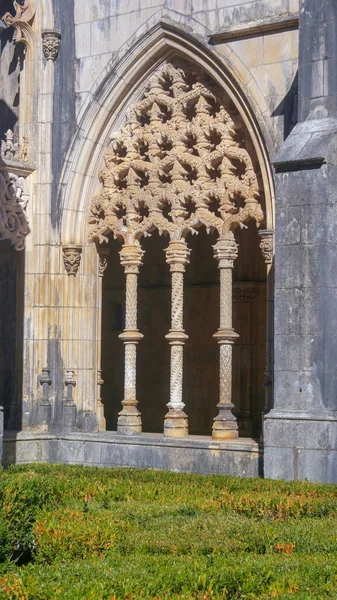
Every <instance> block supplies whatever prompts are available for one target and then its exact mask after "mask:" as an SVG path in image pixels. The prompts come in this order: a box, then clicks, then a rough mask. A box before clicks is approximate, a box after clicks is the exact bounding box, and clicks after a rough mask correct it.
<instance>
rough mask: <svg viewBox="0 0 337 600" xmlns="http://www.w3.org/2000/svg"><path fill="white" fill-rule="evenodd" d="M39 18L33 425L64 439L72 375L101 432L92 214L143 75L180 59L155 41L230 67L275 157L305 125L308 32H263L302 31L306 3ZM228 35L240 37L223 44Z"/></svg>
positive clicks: (58, 8) (103, 3)
mask: <svg viewBox="0 0 337 600" xmlns="http://www.w3.org/2000/svg"><path fill="white" fill-rule="evenodd" d="M37 7H38V8H37V14H36V18H35V21H34V23H33V29H34V31H35V35H36V40H37V43H36V48H35V55H34V57H35V61H36V62H35V66H36V70H35V72H36V73H37V86H36V88H37V89H38V90H39V99H38V100H37V97H36V96H35V97H32V98H31V99H30V102H31V104H33V105H34V110H36V115H37V116H36V122H37V124H38V126H37V129H38V131H37V135H36V137H35V138H34V142H33V146H34V157H35V156H36V172H35V173H34V175H33V176H31V178H30V190H31V202H30V205H29V219H30V223H31V234H30V236H29V238H28V241H27V252H26V296H25V333H24V339H25V342H24V364H25V369H24V381H23V404H24V417H23V426H24V427H25V428H36V427H37V426H39V427H40V428H42V429H46V428H50V429H52V430H53V429H60V428H62V427H67V426H68V425H69V424H67V423H65V422H64V419H63V416H62V415H63V404H64V398H65V394H66V386H65V379H66V371H67V370H74V371H75V376H74V378H75V381H76V387H74V388H73V386H71V387H72V388H73V397H74V400H75V403H76V406H77V423H76V427H78V428H80V429H89V430H90V429H91V430H95V429H96V428H97V419H96V417H95V412H96V400H97V396H98V390H97V371H98V369H99V343H100V342H99V337H100V321H99V319H98V317H97V315H98V308H99V305H100V285H101V279H99V278H98V265H99V261H98V257H97V254H96V249H95V248H94V246H93V245H89V244H88V242H87V221H88V207H89V202H90V199H91V197H92V196H93V195H94V194H95V193H96V192H97V190H98V189H99V180H98V171H99V169H100V168H101V165H102V155H103V150H104V148H105V147H106V146H107V145H108V144H109V142H110V139H111V134H112V133H113V132H114V131H116V130H118V129H119V128H120V126H121V124H122V122H123V117H124V112H125V108H126V106H127V105H129V104H130V102H131V99H132V98H135V97H139V95H140V94H141V91H142V89H143V88H144V80H143V79H142V78H143V75H144V76H145V75H146V76H147V75H148V74H149V72H150V70H151V65H153V66H155V65H156V64H157V62H158V60H159V59H160V58H161V57H162V56H164V55H165V53H166V55H167V54H168V53H169V52H172V51H173V50H174V44H175V43H176V42H175V41H174V42H172V45H171V47H170V48H169V46H167V48H166V49H165V51H164V50H163V49H162V48H160V45H159V42H158V40H157V41H156V44H157V45H158V53H159V54H158V59H157V58H156V57H155V56H151V57H150V52H151V51H152V46H151V42H150V41H149V39H150V38H148V37H147V36H149V35H150V32H151V31H153V29H154V28H155V27H156V26H158V24H159V23H160V22H166V23H169V24H170V26H172V27H174V28H175V29H176V30H177V31H179V32H180V34H179V35H180V37H181V39H182V40H183V39H184V38H186V39H187V38H188V39H190V36H191V39H193V40H194V42H193V43H195V47H198V48H199V49H200V52H203V53H204V54H205V55H206V54H207V53H209V54H210V55H211V56H214V57H215V58H216V59H217V60H218V58H219V59H220V61H221V62H222V64H223V68H224V70H226V69H227V70H228V72H229V73H230V74H231V75H230V77H232V78H233V80H235V81H236V83H237V85H238V86H239V87H240V86H241V88H242V90H243V91H244V93H245V94H246V97H247V102H248V103H249V104H250V106H251V108H252V111H253V112H254V115H255V116H256V120H257V122H258V124H259V126H260V127H261V130H262V131H263V134H264V136H265V143H266V146H267V148H268V150H269V152H270V153H273V152H274V151H275V150H276V149H277V148H278V147H279V145H280V144H281V142H282V141H283V137H284V133H287V132H289V130H290V129H291V127H292V125H293V123H294V121H295V120H296V107H295V104H294V101H293V100H294V96H295V88H296V81H295V79H296V66H297V43H298V32H297V30H296V27H291V28H289V29H284V28H283V29H280V30H279V31H275V30H274V31H273V32H272V33H267V32H266V31H265V30H264V29H263V28H265V26H266V24H268V23H270V22H272V23H274V22H275V21H280V20H283V21H284V20H286V19H292V18H293V19H295V20H296V18H297V17H298V10H299V9H298V1H296V0H276V1H275V0H269V1H257V0H256V1H253V0H252V1H250V2H236V3H233V2H232V0H228V1H224V0H218V1H217V3H216V8H215V2H213V1H212V0H209V1H208V2H200V1H197V0H195V1H194V0H193V1H192V0H186V1H181V0H175V1H174V0H170V1H169V0H165V1H160V0H158V1H154V0H153V1H151V0H149V1H147V0H141V1H140V0H135V1H134V0H132V1H129V2H127V1H123V2H120V1H119V2H118V1H115V0H100V1H98V0H94V1H93V2H86V3H84V2H82V1H80V0H69V1H67V2H64V1H63V0H54V1H53V2H52V3H51V2H44V3H41V2H37ZM256 27H257V28H258V29H257V30H256V31H255V34H254V36H253V37H249V36H246V37H245V39H241V37H240V36H241V33H240V36H239V37H240V39H238V37H235V35H236V34H235V31H236V30H237V29H240V28H241V29H242V28H246V29H247V31H248V32H251V31H253V29H254V28H256ZM259 28H260V29H259ZM44 29H56V30H60V31H61V35H62V40H61V47H60V52H59V55H58V56H57V57H50V56H49V55H48V53H46V51H45V52H44V53H43V47H42V42H41V30H44ZM220 32H225V33H226V35H230V36H231V38H230V39H226V40H224V39H216V38H214V39H213V38H212V37H211V36H212V35H213V34H216V33H220ZM158 39H159V38H158ZM135 47H136V48H137V52H138V58H137V60H138V63H137V65H136V66H137V70H136V68H135V65H134V64H133V62H132V61H134V62H135V63H136V59H133V58H132V60H131V59H130V58H129V57H130V56H132V57H133V56H136V53H135V52H134V48H135ZM132 52H134V54H132ZM140 54H141V55H142V61H143V63H142V64H144V67H142V66H140V61H139V56H140ZM128 60H130V61H131V62H130V64H129V67H128V71H129V75H128V77H129V79H128V82H127V83H126V82H125V81H124V80H123V79H121V76H120V75H119V74H117V75H114V73H120V72H121V71H122V67H121V65H124V64H126V63H127V61H128ZM123 61H124V62H123ZM134 68H135V75H134V76H133V74H132V73H133V69H134ZM142 69H143V72H142ZM123 77H124V76H123ZM107 81H108V82H109V83H108V84H107V83H106V82H107ZM27 85H28V87H29V85H31V84H29V82H27ZM104 86H106V87H104ZM30 91H31V88H30ZM109 94H110V96H109ZM108 96H109V100H107V98H108ZM285 96H286V100H284V98H285ZM257 129H258V127H257ZM35 150H36V152H35ZM265 177H266V179H267V176H265ZM271 188H272V186H271ZM272 200H273V199H272V194H270V190H269V200H268V202H269V209H268V214H267V224H266V225H267V227H269V228H272V227H273V214H272V209H271V206H272ZM72 245H75V247H73V246H72ZM62 248H63V249H62ZM63 250H65V252H63ZM64 256H65V257H66V266H67V269H68V272H67V270H66V268H65V265H64ZM74 262H75V265H74ZM79 263H80V264H79ZM76 266H77V267H78V271H77V272H76V268H75V267H76ZM74 272H76V274H74V275H73V274H70V275H69V273H74ZM44 367H46V368H47V369H48V371H49V372H50V379H51V384H50V386H48V396H49V398H48V402H49V403H50V406H51V418H50V422H46V420H45V414H46V411H45V408H43V406H44V405H43V402H42V408H41V401H42V386H41V385H40V380H39V378H40V375H41V374H42V369H43V368H44ZM68 387H69V386H68ZM48 410H49V409H48ZM48 410H47V413H48ZM71 410H73V409H72V408H71Z"/></svg>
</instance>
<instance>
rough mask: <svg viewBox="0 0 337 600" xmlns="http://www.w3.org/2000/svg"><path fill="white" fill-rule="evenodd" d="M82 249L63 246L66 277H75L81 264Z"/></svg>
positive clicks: (72, 245)
mask: <svg viewBox="0 0 337 600" xmlns="http://www.w3.org/2000/svg"><path fill="white" fill-rule="evenodd" d="M81 254H82V247H81V246H77V245H75V244H68V245H67V246H63V262H64V266H65V269H66V271H67V273H68V275H73V276H74V277H76V275H77V272H78V269H79V266H80V264H81Z"/></svg>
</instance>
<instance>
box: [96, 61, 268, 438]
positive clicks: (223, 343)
mask: <svg viewBox="0 0 337 600" xmlns="http://www.w3.org/2000/svg"><path fill="white" fill-rule="evenodd" d="M101 181H102V184H103V187H102V192H101V194H100V195H99V196H97V197H95V198H94V199H93V201H92V205H91V217H90V222H91V239H92V240H93V241H95V242H96V243H99V244H100V243H102V242H104V243H107V241H108V240H109V237H110V234H113V235H114V237H115V238H119V239H120V240H122V242H123V245H122V248H121V250H120V253H119V254H120V263H121V265H122V266H123V268H124V271H125V275H126V278H125V279H126V287H125V288H124V285H123V286H122V285H121V284H119V288H120V299H121V297H122V295H123V296H124V295H125V323H124V329H123V332H121V333H120V334H119V337H120V339H121V340H122V341H123V342H124V346H125V360H124V396H123V401H122V405H123V409H122V411H121V412H120V413H119V416H118V419H117V430H118V431H119V432H121V433H137V432H140V431H141V429H142V418H141V414H140V410H139V408H140V407H141V404H143V405H144V406H146V408H143V409H142V410H143V411H144V414H146V412H147V409H148V407H149V406H151V400H150V396H151V389H147V391H146V393H144V392H142V391H141V390H142V385H143V383H144V380H148V381H149V383H148V384H147V387H148V388H149V387H151V377H148V375H149V372H150V371H151V370H152V372H153V370H154V371H155V375H156V377H157V376H158V373H160V372H161V369H162V373H163V375H162V377H159V379H158V381H159V396H160V397H164V396H165V395H166V396H167V397H168V396H169V398H170V401H169V403H168V409H169V410H168V412H166V415H165V418H164V415H163V416H162V422H163V428H164V433H165V435H167V436H173V437H183V436H185V435H187V434H188V431H189V426H188V416H187V415H186V412H185V411H184V407H185V404H186V403H187V404H188V408H189V410H191V411H192V413H193V416H191V418H190V421H191V427H192V432H194V433H211V431H210V425H212V418H213V416H214V419H213V425H212V435H213V437H214V438H216V439H233V438H235V437H237V436H238V425H237V417H236V416H235V407H234V405H233V403H232V400H233V399H234V398H235V397H237V398H238V401H237V407H236V414H237V416H238V417H239V424H240V420H241V427H242V428H243V430H244V433H245V434H246V432H248V431H249V433H250V434H253V432H254V431H255V434H256V433H258V425H257V421H258V419H256V418H255V414H260V413H261V410H262V405H263V401H262V400H261V398H262V391H261V390H259V391H258V388H259V386H260V384H261V381H260V378H261V372H263V368H264V362H265V359H264V356H263V355H264V354H265V352H264V349H263V344H264V342H263V341H261V340H264V339H265V338H264V326H262V327H260V321H261V322H262V321H263V320H264V315H265V285H264V289H263V284H265V277H264V275H263V270H264V266H263V261H262V258H261V256H260V254H259V248H258V237H257V234H256V232H255V231H254V230H253V229H252V225H253V223H254V222H255V223H256V225H257V226H260V225H262V224H263V223H264V220H265V216H264V213H265V206H264V194H263V187H262V182H261V177H260V172H259V166H258V161H257V158H256V155H255V152H254V149H253V147H252V143H251V140H250V137H249V134H248V132H247V129H246V128H245V126H244V123H243V121H242V119H241V118H240V115H239V114H238V112H237V110H236V109H235V107H234V104H233V103H232V101H231V100H230V99H229V98H228V97H226V96H225V95H224V94H223V92H222V90H221V88H220V87H219V86H218V85H217V84H216V83H215V82H214V81H213V80H212V79H211V78H209V77H208V76H207V75H206V74H205V73H204V72H203V71H201V70H200V69H198V68H197V67H196V66H195V65H193V64H191V63H189V62H187V61H185V60H183V59H181V58H178V57H177V58H173V59H170V60H168V61H166V62H165V63H164V64H163V65H162V66H161V67H160V68H159V69H158V70H157V71H156V73H155V74H154V75H153V76H152V77H151V78H150V80H149V82H148V85H147V87H146V90H145V93H144V95H143V98H142V100H141V101H139V102H138V103H136V104H135V105H133V106H132V107H131V109H130V111H129V113H128V115H127V118H126V124H125V125H124V127H123V128H122V130H121V131H120V133H119V134H116V136H115V138H114V140H113V142H112V144H111V146H110V147H109V149H108V150H107V151H106V153H105V169H103V171H102V173H101ZM154 232H159V234H160V235H164V236H166V244H164V246H163V247H162V248H161V250H164V251H165V252H161V255H160V256H161V258H158V257H159V254H158V253H157V254H156V252H157V251H154V248H153V249H152V251H151V252H149V249H148V248H146V246H147V245H148V244H149V242H148V241H147V237H148V236H149V235H152V236H153V238H155V237H156V234H154ZM198 233H199V239H200V240H201V242H198V243H195V242H194V241H193V238H192V239H191V241H190V238H191V236H192V234H198ZM207 234H209V236H207ZM211 236H214V239H213V242H212V240H211ZM237 242H239V245H240V247H242V250H240V247H239V245H238V243H237ZM150 244H151V243H150ZM200 244H201V246H203V247H204V250H202V249H201V251H200V248H201V246H200ZM198 245H199V250H198V249H197V248H198ZM212 246H213V248H212ZM157 247H158V243H157ZM111 250H112V252H113V253H114V258H112V259H110V260H112V263H114V262H115V261H116V256H117V252H116V250H114V249H113V248H111ZM144 252H145V258H144ZM193 252H194V256H195V255H196V254H197V253H198V252H199V261H198V263H197V266H196V267H195V266H194V269H193V268H192V266H193V264H194V262H195V261H194V258H193ZM147 256H150V259H151V260H148V259H147V258H146V257H147ZM154 256H157V258H154ZM238 256H240V259H238ZM165 257H166V258H165ZM191 261H192V262H191ZM147 262H148V265H146V263H147ZM112 263H111V264H112ZM143 263H145V264H144V265H143ZM248 264H249V267H248ZM142 265H143V266H142ZM234 265H235V266H234ZM151 269H152V271H155V272H157V275H158V282H159V283H158V282H157V283H156V284H151V276H152V275H151ZM233 269H235V270H234V273H235V275H234V282H236V280H237V283H238V284H241V288H240V286H237V289H238V291H236V289H235V285H234V295H233ZM112 271H113V272H114V275H112V277H115V278H116V277H117V278H118V280H119V282H120V281H121V271H120V267H118V268H117V266H116V268H115V269H112V267H111V268H110V267H109V270H108V272H107V275H106V276H105V279H106V278H107V277H109V272H110V276H111V273H112ZM200 272H201V273H204V280H200ZM117 273H118V275H117ZM189 273H190V274H191V275H189ZM245 278H246V279H245ZM184 279H185V284H184ZM106 281H107V279H106ZM253 284H254V285H253ZM259 284H261V286H260V288H261V294H260V293H258V294H257V296H258V297H260V302H259V300H257V302H258V307H259V308H258V309H257V310H255V313H254V311H253V310H247V307H246V308H243V309H241V311H240V310H236V311H234V320H236V321H237V322H239V321H240V319H241V320H242V321H243V326H244V328H245V337H244V338H243V343H242V344H241V346H242V348H241V354H240V352H239V351H237V350H236V349H235V351H234V371H233V345H234V344H236V341H237V338H238V335H237V333H236V332H235V330H234V328H233V298H234V299H235V295H237V298H243V299H249V303H250V304H253V303H254V298H255V296H256V293H257V292H256V289H257V288H258V286H259ZM151 285H154V287H156V285H157V287H158V289H160V290H161V294H158V293H157V297H158V300H155V290H154V289H152V292H151V294H152V300H151V301H149V294H148V300H147V301H146V302H147V306H148V309H147V312H148V313H149V314H148V321H147V322H146V323H149V319H152V322H154V323H155V322H156V315H157V323H158V321H159V320H160V321H162V325H164V323H165V317H163V315H165V314H167V313H168V310H167V309H168V308H169V304H171V314H170V316H169V319H166V320H167V323H168V329H169V331H167V332H166V335H165V332H164V331H163V332H161V329H163V327H162V325H161V326H158V327H157V329H156V334H157V335H159V332H160V335H159V337H160V339H161V344H160V352H159V345H158V352H156V351H155V348H156V345H157V342H155V341H154V340H153V341H152V344H151V345H150V347H149V346H148V352H147V353H146V352H145V350H144V347H143V349H142V350H141V351H140V352H141V353H142V354H141V356H142V358H139V356H140V354H139V352H138V344H139V342H141V344H142V345H143V346H145V348H146V344H147V343H149V341H150V340H151V336H150V335H149V331H148V332H147V335H146V336H145V337H146V340H147V341H145V342H143V341H142V340H143V333H144V331H142V332H140V330H139V329H138V321H139V323H141V322H142V320H143V319H144V318H145V317H144V314H145V313H144V311H141V310H139V309H140V308H141V304H142V300H141V296H142V289H143V288H144V289H145V288H146V286H150V287H151ZM105 287H107V288H108V287H109V284H105ZM112 287H113V286H112ZM117 287H118V286H117ZM122 288H123V289H122ZM164 288H166V289H167V290H169V293H170V295H171V302H170V303H169V302H168V300H169V298H168V296H167V295H166V300H164V297H165V294H164V293H163V291H164ZM207 288H208V292H207V293H206V289H207ZM253 288H254V289H253ZM255 288H256V289H255ZM240 289H241V291H240ZM184 290H185V298H184ZM211 290H212V291H211ZM157 291H158V290H157ZM115 292H117V288H116V290H115ZM160 297H161V298H162V299H161V300H160V299H159V298H160ZM116 298H117V296H116V294H115V299H114V300H113V303H114V304H115V307H116V311H117V310H119V314H121V313H122V310H121V309H117V307H118V306H122V304H121V303H120V301H117V300H116ZM239 303H241V304H245V302H244V301H243V302H238V304H239ZM123 304H124V302H123ZM186 304H187V305H189V306H190V308H189V309H188V310H187V315H188V316H187V317H186ZM197 305H199V308H200V307H202V308H200V314H199V313H198V311H197V312H196V313H195V314H194V316H193V317H192V320H191V314H192V315H193V307H195V306H197ZM158 308H159V310H158ZM184 311H185V329H184V322H183V315H184ZM202 312H203V314H204V317H203V318H202V317H201V316H200V315H201V313H202ZM138 314H139V315H141V316H140V318H139V319H138V318H137V317H138ZM103 319H104V301H103ZM186 319H187V320H190V323H189V327H188V329H187V328H186ZM219 320H220V326H219ZM254 320H255V325H254V323H253V321H254ZM215 321H217V327H215V328H214V324H215ZM146 323H144V327H145V328H146ZM205 323H207V327H203V326H201V325H203V324H205ZM208 328H209V330H208ZM211 329H213V333H212V334H211V335H210V332H211ZM216 329H217V331H216ZM257 329H258V330H259V332H260V335H259V334H258V333H257ZM185 330H186V332H185ZM189 330H190V331H191V332H192V333H191V336H192V338H193V337H194V339H195V341H194V343H193V344H190V348H192V350H191V351H189V349H188V344H189V341H190V340H188V336H189V335H190V331H189ZM117 331H118V330H117ZM202 332H204V334H205V340H206V341H205V340H203V341H201V340H200V339H199V338H198V337H197V336H196V334H197V335H199V336H200V334H202ZM164 336H165V337H166V344H167V346H166V351H163V350H162V344H163V342H164ZM212 336H213V337H214V338H215V340H213V339H212ZM159 337H158V340H159ZM215 341H216V342H218V348H217V351H216V353H217V357H216V360H215V352H214V347H215V348H216V347H217V345H216V343H215ZM211 344H213V345H212V346H211ZM244 346H248V347H249V348H250V349H249V350H248V349H247V348H244ZM107 347H108V344H105V348H104V341H103V357H102V360H103V371H104V364H105V363H106V362H107V361H106V360H105V356H106V352H107ZM168 347H169V350H170V360H168V352H167V348H168ZM113 348H115V346H113ZM202 348H204V349H205V352H204V355H203V354H202V352H201V350H202ZM237 348H240V346H237ZM149 349H151V351H154V352H155V356H154V357H153V358H152V359H151V357H150V356H149ZM110 351H112V345H111V344H110ZM184 352H185V363H184V361H183V354H184ZM137 353H138V366H137V368H136V360H137V359H136V357H137ZM257 355H258V356H259V358H257ZM117 356H119V357H120V353H119V351H116V357H117ZM146 356H148V360H147V362H146ZM159 356H160V357H161V359H160V361H159V363H160V368H157V367H156V364H155V363H156V359H157V358H158V357H159ZM243 356H245V359H243V358H242V357H243ZM261 356H262V360H261ZM144 357H145V358H144ZM144 361H145V362H144ZM163 361H165V362H166V371H165V368H164V367H163V364H162V363H163ZM254 361H255V362H254ZM208 363H209V365H208V366H207V364H208ZM112 364H113V360H112V356H111V360H110V365H112ZM118 364H120V358H118ZM217 364H219V367H220V368H219V369H218V367H217V366H216V365H217ZM186 365H187V367H186ZM188 365H189V367H190V368H188ZM262 365H263V366H262ZM186 368H187V373H188V375H187V378H186V374H185V377H184V371H185V370H186ZM261 370H262V371H261ZM117 372H119V373H120V372H121V368H120V367H119V368H118V369H116V370H115V373H117ZM142 373H143V376H142ZM165 373H166V374H169V386H168V385H167V380H168V378H167V377H165ZM137 374H138V377H137ZM233 374H234V386H233V384H232V378H233V377H232V375H233ZM103 377H104V379H105V382H106V384H105V390H104V395H103V400H104V402H105V404H106V405H108V404H109V399H108V398H107V397H106V396H107V389H108V387H109V385H107V379H106V374H104V373H103ZM109 377H110V375H109ZM188 377H190V378H191V379H190V383H188V381H189V380H188ZM198 377H199V378H200V380H201V381H202V383H199V384H198V383H196V381H197V378H198ZM245 378H246V379H245ZM236 380H237V382H236ZM246 380H247V381H246ZM153 381H154V379H153V374H152V385H153V388H152V392H154V391H155V387H156V386H154V384H153ZM245 381H246V382H245ZM184 382H185V383H184ZM247 382H248V383H247ZM143 387H144V385H143ZM168 388H169V389H168ZM193 388H196V390H197V394H196V396H195V398H196V400H197V404H196V403H195V402H194V403H193V391H192V390H193ZM115 389H116V390H117V389H118V390H120V384H116V386H115ZM136 389H137V393H136ZM242 389H244V393H243V392H242ZM207 390H208V391H209V392H208V393H207ZM215 390H217V392H216V396H217V400H215V397H214V399H213V398H212V395H214V391H215ZM219 390H220V391H219ZM139 393H140V396H139ZM119 394H120V392H119ZM157 395H158V394H157ZM141 396H144V398H143V400H142V399H141ZM138 400H140V404H139V406H138ZM112 401H113V400H112ZM214 403H215V404H214ZM161 404H162V400H160V401H158V402H156V403H155V404H154V405H152V406H155V409H156V410H155V411H153V412H152V423H151V417H148V416H145V422H147V423H148V425H147V428H148V429H150V430H151V426H152V428H153V430H157V429H158V426H157V422H158V418H159V417H158V415H159V412H158V410H157V409H158V407H160V406H161ZM215 405H217V408H215ZM197 407H198V408H197ZM108 410H111V409H107V411H106V412H107V413H108ZM112 413H113V414H114V416H111V423H113V421H114V420H115V421H116V417H117V415H116V409H114V410H113V411H111V414H112ZM154 413H156V415H157V416H154ZM198 413H199V416H196V415H198ZM202 413H204V418H203V417H201V414H202ZM244 421H246V422H245V423H244ZM149 423H150V425H149Z"/></svg>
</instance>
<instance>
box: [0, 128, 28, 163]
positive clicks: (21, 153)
mask: <svg viewBox="0 0 337 600" xmlns="http://www.w3.org/2000/svg"><path fill="white" fill-rule="evenodd" d="M1 155H2V157H3V158H4V160H6V161H10V162H18V163H28V138H27V137H25V136H24V138H23V144H22V146H20V145H19V143H18V142H17V141H15V136H14V133H13V131H12V130H11V129H8V131H6V133H5V140H1Z"/></svg>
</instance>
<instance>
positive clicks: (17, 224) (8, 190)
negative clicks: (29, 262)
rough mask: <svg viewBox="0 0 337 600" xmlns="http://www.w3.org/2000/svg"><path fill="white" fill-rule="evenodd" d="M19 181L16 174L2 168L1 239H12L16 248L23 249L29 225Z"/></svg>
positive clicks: (0, 177) (0, 179) (0, 181)
mask: <svg viewBox="0 0 337 600" xmlns="http://www.w3.org/2000/svg"><path fill="white" fill-rule="evenodd" d="M17 182H18V178H17V177H16V176H15V175H10V174H9V173H8V172H7V171H5V170H2V171H1V170H0V240H10V243H11V244H12V246H14V249H15V250H23V249H24V247H25V244H26V235H27V233H29V227H28V221H27V217H26V215H25V213H24V210H23V207H22V205H21V204H20V202H19V200H20V196H19V194H20V192H19V188H18V187H17Z"/></svg>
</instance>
